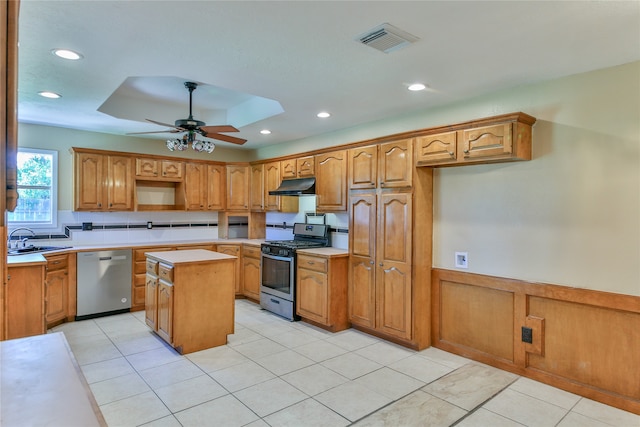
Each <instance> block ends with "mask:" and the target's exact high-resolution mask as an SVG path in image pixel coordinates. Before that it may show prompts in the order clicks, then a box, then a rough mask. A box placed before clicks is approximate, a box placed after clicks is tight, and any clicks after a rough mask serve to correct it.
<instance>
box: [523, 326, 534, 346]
mask: <svg viewBox="0 0 640 427" xmlns="http://www.w3.org/2000/svg"><path fill="white" fill-rule="evenodd" d="M522 342H528V343H529V344H533V329H531V328H527V327H526V326H523V327H522Z"/></svg>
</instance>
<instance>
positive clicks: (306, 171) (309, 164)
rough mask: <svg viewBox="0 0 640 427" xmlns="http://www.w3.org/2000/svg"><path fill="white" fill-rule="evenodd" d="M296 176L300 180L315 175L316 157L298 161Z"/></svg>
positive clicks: (301, 158) (306, 157) (302, 158)
mask: <svg viewBox="0 0 640 427" xmlns="http://www.w3.org/2000/svg"><path fill="white" fill-rule="evenodd" d="M296 171H297V173H296V175H297V177H298V178H305V177H308V176H314V175H315V158H314V156H305V157H300V158H299V159H297V160H296Z"/></svg>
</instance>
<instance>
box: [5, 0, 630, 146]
mask: <svg viewBox="0 0 640 427" xmlns="http://www.w3.org/2000/svg"><path fill="white" fill-rule="evenodd" d="M383 23H390V24H392V25H394V26H395V27H398V28H400V29H402V30H404V31H406V32H408V33H410V34H412V35H414V36H416V37H418V38H419V40H418V41H417V42H415V43H413V44H411V45H409V46H408V47H406V48H404V49H401V50H398V51H395V52H391V53H383V52H380V51H378V50H375V49H373V48H371V47H368V46H365V45H363V44H361V43H359V42H358V41H356V40H355V39H356V37H357V36H359V35H361V34H362V33H365V32H367V31H368V30H370V29H373V28H374V27H377V26H379V25H380V24H383ZM53 48H68V49H73V50H76V51H78V52H81V53H82V54H83V55H84V59H82V60H81V61H74V62H72V61H66V60H62V59H59V58H57V57H55V56H54V55H52V54H51V53H50V52H51V49H53ZM637 60H640V2H639V1H602V2H592V1H588V2H587V1H548V2H543V1H510V2H507V1H495V2H488V1H470V2H461V1H408V2H403V1H291V2H286V1H256V2H249V1H146V0H145V1H34V0H22V2H21V10H20V58H19V61H20V63H19V106H18V108H19V109H18V117H19V120H20V121H21V122H27V123H38V124H46V125H52V126H60V127H65V128H74V129H82V130H89V131H96V132H105V133H112V134H119V135H123V134H125V133H127V132H140V131H155V130H162V129H163V128H162V127H160V126H157V125H154V124H150V123H146V122H144V119H145V118H149V119H153V120H157V121H160V122H165V123H167V122H168V123H173V122H174V121H175V120H176V119H184V118H187V116H188V110H189V108H188V92H187V91H186V89H185V88H184V86H183V82H184V81H185V80H190V81H195V82H198V83H200V84H201V85H202V86H199V87H198V89H197V90H196V91H194V93H193V99H194V118H196V119H199V120H203V121H206V122H207V124H208V125H217V124H232V125H234V126H236V127H238V128H239V129H240V133H237V134H233V135H234V136H240V137H241V138H245V139H247V140H248V142H247V143H246V144H245V145H244V146H243V148H250V149H251V148H258V147H262V146H265V145H269V144H274V143H280V142H285V141H292V140H296V139H300V138H304V137H307V136H312V135H316V134H321V133H325V132H331V131H335V130H339V129H343V128H348V127H351V126H354V125H358V124H362V123H366V122H369V121H374V120H378V119H382V118H387V117H393V116H396V115H401V114H406V113H409V112H412V111H416V110H423V109H427V108H431V107H434V106H438V105H443V104H448V103H451V102H454V101H459V100H463V99H466V98H470V97H475V96H478V95H481V94H484V93H488V92H493V91H496V90H500V89H505V88H510V87H515V86H518V85H523V84H529V83H534V82H538V81H543V80H548V79H553V78H557V77H561V76H565V75H570V74H576V73H581V72H585V71H590V70H595V69H600V68H606V67H609V66H614V65H619V64H624V63H629V62H633V61H637ZM136 82H137V85H136ZM413 82H423V83H425V84H427V85H428V86H429V88H430V89H429V90H427V91H423V92H410V91H408V90H407V89H406V88H407V85H408V84H410V83H413ZM41 90H50V91H54V92H57V93H60V94H61V95H62V98H61V99H58V100H51V99H45V98H42V97H40V96H38V95H37V93H38V92H39V91H41ZM256 97H257V98H256ZM256 100H258V101H256ZM246 101H249V104H250V105H249V106H248V108H247V109H246V110H247V111H249V112H250V111H251V109H252V108H253V109H254V110H255V111H254V113H255V117H253V118H252V119H251V120H253V122H251V121H250V120H247V119H242V118H241V116H242V114H240V115H238V114H233V112H232V111H230V110H229V111H228V110H227V109H228V108H232V107H234V106H237V105H238V103H242V102H246ZM103 104H104V105H105V106H104V107H102V110H107V111H108V112H109V113H110V114H114V115H117V116H120V117H121V118H115V117H112V116H110V115H108V114H105V113H103V112H100V111H99V109H100V108H101V106H103ZM244 107H247V105H245V106H244ZM244 107H243V108H244ZM264 108H268V109H273V111H270V114H271V113H273V114H275V115H271V116H270V117H267V118H263V119H260V118H258V119H257V120H254V119H255V118H256V117H261V114H262V115H265V114H266V113H264V112H262V111H258V110H261V109H264ZM279 109H281V110H283V112H280V111H279ZM321 110H326V111H329V112H331V114H332V117H331V118H329V119H324V120H321V119H318V118H317V117H316V113H318V112H319V111H321ZM125 117H126V119H125ZM247 123H248V124H247ZM263 128H268V129H270V130H271V131H272V134H271V135H268V136H263V135H260V133H259V131H260V130H261V129H263ZM155 136H157V137H158V138H162V139H166V138H167V134H157V135H151V136H147V137H155ZM219 144H225V145H228V146H229V147H237V146H234V145H232V144H228V143H224V142H220V143H219Z"/></svg>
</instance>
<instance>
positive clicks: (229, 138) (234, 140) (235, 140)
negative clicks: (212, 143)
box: [203, 133, 247, 145]
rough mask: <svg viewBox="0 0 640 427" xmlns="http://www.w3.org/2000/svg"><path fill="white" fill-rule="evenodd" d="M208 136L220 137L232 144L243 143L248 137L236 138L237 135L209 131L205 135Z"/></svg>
mask: <svg viewBox="0 0 640 427" xmlns="http://www.w3.org/2000/svg"><path fill="white" fill-rule="evenodd" d="M203 136H204V137H206V138H212V139H219V140H220V141H225V142H230V143H232V144H238V145H242V144H244V143H245V142H247V140H246V139H242V138H236V137H235V136H229V135H223V134H221V133H208V134H206V135H203Z"/></svg>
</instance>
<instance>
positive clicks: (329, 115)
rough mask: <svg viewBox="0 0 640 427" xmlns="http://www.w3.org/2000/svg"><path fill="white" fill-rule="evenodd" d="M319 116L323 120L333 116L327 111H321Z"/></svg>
mask: <svg viewBox="0 0 640 427" xmlns="http://www.w3.org/2000/svg"><path fill="white" fill-rule="evenodd" d="M317 116H318V117H320V118H321V119H326V118H327V117H331V114H329V113H327V112H326V111H321V112H320V113H318V114H317Z"/></svg>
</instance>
